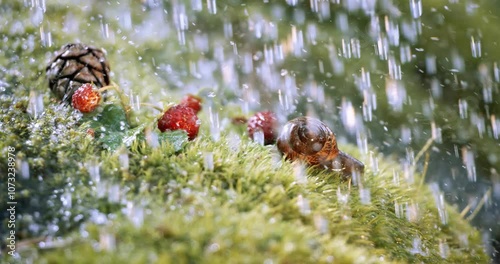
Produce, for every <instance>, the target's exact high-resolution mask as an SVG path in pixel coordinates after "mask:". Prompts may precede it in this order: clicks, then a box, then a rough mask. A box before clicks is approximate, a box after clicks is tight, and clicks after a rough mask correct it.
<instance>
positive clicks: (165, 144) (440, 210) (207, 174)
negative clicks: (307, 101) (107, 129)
mask: <svg viewBox="0 0 500 264" xmlns="http://www.w3.org/2000/svg"><path fill="white" fill-rule="evenodd" d="M66 4H67V5H66V6H64V5H56V4H49V3H47V6H46V9H47V10H46V12H45V16H46V18H45V19H46V20H45V21H44V22H43V23H42V25H41V26H40V25H39V24H37V23H36V21H35V20H36V18H32V17H33V14H36V7H33V8H27V7H26V6H24V5H23V4H22V3H21V2H19V3H10V4H6V3H3V4H2V5H1V8H2V10H1V11H2V17H1V18H0V21H2V23H3V24H4V25H5V24H6V25H9V27H6V26H5V27H1V30H2V31H1V34H2V36H4V37H6V38H7V40H5V41H2V42H0V47H1V50H2V51H3V53H2V55H1V56H0V65H2V66H0V67H1V71H0V82H1V84H2V89H3V90H2V94H1V96H0V136H1V137H0V150H1V153H0V154H1V155H0V159H1V160H0V161H1V163H0V169H1V174H0V179H1V182H0V188H1V190H0V210H1V212H0V217H1V219H2V221H1V223H0V224H1V228H0V235H1V238H2V239H1V241H2V242H1V243H2V255H3V256H2V257H1V260H2V261H8V262H14V263H15V262H18V263H26V262H36V263H154V262H157V263H200V262H204V263H488V261H489V258H488V256H487V255H486V254H485V252H484V248H483V243H482V239H481V235H480V233H479V232H478V231H477V230H476V229H474V228H473V227H471V226H470V224H469V223H468V222H467V221H465V220H463V219H462V217H461V216H460V215H459V213H458V212H457V208H454V207H451V206H449V205H447V204H446V203H445V202H444V201H443V198H442V195H441V193H440V191H439V190H438V188H436V187H435V186H427V185H425V184H421V182H422V176H421V175H420V174H418V173H417V172H416V171H417V168H415V167H411V166H410V167H408V168H406V169H405V170H403V169H401V166H400V164H399V163H397V162H395V161H393V160H392V159H391V158H388V157H383V156H381V155H380V154H378V153H377V152H376V151H375V150H374V151H372V152H371V154H370V155H367V154H364V155H363V154H361V153H359V151H358V149H357V148H355V147H354V146H352V145H349V144H341V145H340V147H341V149H342V150H344V151H345V152H347V153H350V154H352V155H353V156H355V157H357V158H359V159H361V160H362V161H363V162H365V164H366V165H367V171H366V172H365V174H364V176H363V178H362V179H361V180H357V181H350V180H342V178H341V177H340V176H339V175H338V174H337V173H334V172H328V171H321V170H318V169H314V168H305V167H303V166H302V165H301V164H292V163H290V162H288V161H285V160H283V159H282V158H281V156H280V155H279V153H278V152H277V150H276V148H275V147H274V146H260V145H258V144H256V143H254V142H251V141H250V140H249V139H247V138H246V135H245V134H244V132H243V129H242V128H241V127H237V126H235V125H231V124H230V122H229V120H230V118H231V114H232V113H234V112H238V111H241V109H240V108H237V107H235V105H234V104H232V103H228V101H229V100H226V99H225V98H223V99H220V98H221V97H223V95H224V91H221V90H217V89H215V88H213V87H208V88H206V89H208V90H209V91H212V90H211V89H214V91H215V94H216V95H217V97H216V98H215V99H209V98H208V97H205V99H207V100H212V101H210V104H207V105H210V107H211V111H216V112H217V113H218V114H219V118H220V120H221V124H222V125H221V131H220V133H221V134H220V137H215V138H214V137H213V135H214V128H213V125H211V123H210V121H209V120H210V119H211V118H213V117H214V114H213V113H211V111H209V110H208V109H207V107H206V106H207V105H205V108H204V110H202V113H201V115H200V118H201V120H202V126H201V131H200V136H199V137H198V138H197V139H196V140H194V141H192V142H187V143H186V142H182V144H181V145H182V146H181V147H179V145H177V146H176V145H174V144H172V143H176V142H175V140H174V141H168V140H163V141H162V140H160V141H159V142H160V144H159V145H155V144H151V141H150V139H148V138H147V136H145V137H139V136H138V137H134V138H135V139H136V140H133V141H132V142H131V143H130V144H128V146H126V145H125V144H124V145H123V146H121V147H119V148H117V149H116V150H113V151H109V150H107V149H106V148H103V144H102V141H99V140H98V139H96V138H93V137H92V136H90V135H89V134H88V133H87V130H86V128H87V127H88V123H86V122H85V121H86V119H85V117H82V115H81V114H80V113H78V112H76V111H74V110H73V109H71V108H70V107H68V106H61V105H59V104H58V102H57V101H56V100H55V99H54V98H53V97H52V95H51V94H50V91H49V90H48V88H47V84H46V81H45V79H44V67H45V64H46V62H47V61H48V60H49V59H50V57H51V56H52V52H53V51H55V50H57V49H58V47H59V46H61V45H63V44H65V43H66V42H73V41H83V42H87V43H90V44H93V45H96V46H102V47H105V48H106V49H107V50H108V55H109V56H108V58H109V60H110V63H111V67H112V70H113V72H114V75H113V80H114V81H115V82H117V83H118V84H120V86H121V87H122V88H124V89H125V90H126V91H127V92H131V93H133V95H134V96H138V97H139V98H140V101H144V102H150V101H148V99H150V98H153V97H154V101H153V102H152V103H158V101H161V102H162V103H163V104H164V105H167V104H168V103H173V102H176V101H178V100H179V99H180V95H181V92H182V91H179V90H175V89H170V88H169V84H170V82H173V81H172V79H175V78H172V79H168V78H167V79H168V80H169V81H166V80H165V78H162V76H161V74H162V73H163V74H166V73H165V72H168V71H167V70H165V72H163V71H162V70H159V72H160V75H158V74H156V73H157V72H156V70H158V69H157V68H152V67H150V65H149V64H145V63H143V61H142V60H143V59H144V60H146V59H147V60H149V59H151V57H155V56H158V58H159V59H162V60H165V61H169V60H171V61H173V62H175V61H176V60H178V58H177V56H178V55H179V54H177V53H175V52H172V53H169V52H164V51H165V50H168V51H171V50H178V49H182V47H178V44H175V42H168V43H161V42H160V41H158V40H155V39H154V38H151V39H145V40H144V43H131V42H129V41H128V40H127V38H126V37H125V35H126V34H123V36H120V35H119V33H116V34H117V35H116V36H115V38H113V39H112V40H110V39H101V38H97V37H96V38H92V36H93V35H94V36H95V34H102V32H97V33H96V32H95V31H93V30H96V29H98V28H102V26H103V25H105V24H106V25H107V22H109V26H110V27H111V28H114V27H116V24H119V21H118V22H117V21H111V22H110V21H104V24H103V22H102V20H99V19H100V18H99V16H97V15H95V14H96V13H99V10H100V8H102V10H107V9H106V8H105V7H102V6H100V5H106V4H105V3H100V4H98V3H96V4H95V5H92V6H86V7H85V8H83V7H82V6H83V5H79V4H72V3H66ZM131 5H133V4H131ZM136 5H137V8H140V6H139V5H138V4H137V3H136ZM106 12H107V15H108V16H112V14H119V13H120V10H119V9H116V10H114V9H112V10H111V11H110V10H108V11H106ZM73 15H76V16H77V18H78V19H79V22H78V23H77V25H78V27H77V28H78V29H79V30H78V31H77V32H73V31H72V28H71V27H70V28H65V27H64V26H66V27H68V25H69V26H71V25H73V27H74V26H75V24H72V23H71V21H72V18H71V16H73ZM131 19H132V20H134V21H135V20H137V19H138V18H137V17H135V16H134V15H132V17H131ZM10 21H20V24H19V25H17V26H15V25H14V24H13V23H12V22H10ZM33 21H35V22H33ZM30 22H32V23H33V25H32V24H30ZM49 27H50V32H52V35H51V38H52V40H53V41H54V43H55V44H54V46H51V47H48V45H41V39H43V38H42V36H41V35H43V34H46V33H47V32H49V31H47V30H48V28H49ZM116 32H118V31H116ZM127 34H131V35H132V34H133V33H131V32H127ZM43 36H44V37H45V38H46V37H47V35H43ZM45 41H46V40H45ZM173 43H174V44H173ZM45 44H47V43H46V42H45ZM145 47H147V48H145ZM137 54H140V55H139V56H138V55H137ZM181 55H183V54H181ZM184 55H185V54H184ZM143 56H144V57H143ZM147 56H150V57H147ZM139 57H140V59H138V58H139ZM180 57H181V58H182V59H186V60H187V57H182V56H180ZM173 62H172V63H173ZM148 63H149V61H148ZM163 66H165V65H163ZM163 66H162V67H163ZM174 67H175V66H174ZM160 68H161V67H160ZM167 68H168V67H167ZM181 68H182V67H181ZM162 69H164V68H162ZM182 77H183V78H184V77H186V76H182ZM108 103H109V104H116V105H119V104H117V103H116V102H113V101H112V100H111V101H110V102H108ZM40 104H41V105H43V108H40ZM37 105H38V106H37ZM40 109H43V111H42V112H37V110H40ZM100 110H103V108H101V109H100ZM157 114H158V112H155V110H154V109H148V108H141V109H138V107H135V108H134V114H133V116H132V121H131V124H130V126H131V127H139V126H141V125H142V126H144V128H145V129H144V130H145V131H146V133H145V134H148V133H149V134H148V135H150V136H151V135H155V133H156V134H158V133H159V131H157V130H156V128H155V126H154V119H155V118H156V116H157ZM151 131H152V132H153V133H152V134H151ZM215 132H219V131H215ZM141 133H143V130H142V129H141ZM148 140H149V141H148ZM153 141H154V140H153ZM148 142H149V143H148ZM9 147H11V148H15V151H14V153H15V154H16V172H17V176H16V193H15V200H16V201H17V205H16V228H15V231H16V257H14V258H13V257H11V256H10V255H8V254H7V253H8V252H9V249H8V248H6V247H5V246H6V245H7V243H8V242H9V241H8V240H7V239H6V238H7V237H8V232H9V229H8V228H6V227H7V222H8V216H9V215H8V213H7V211H6V210H7V208H8V206H7V204H6V201H7V200H8V198H9V197H8V194H7V192H5V190H6V189H7V180H6V176H5V175H6V173H4V172H7V163H6V161H7V160H8V149H9ZM179 148H180V149H179ZM372 163H376V164H377V165H372ZM372 168H377V169H376V171H373V170H372Z"/></svg>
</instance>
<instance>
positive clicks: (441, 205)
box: [429, 182, 448, 225]
mask: <svg viewBox="0 0 500 264" xmlns="http://www.w3.org/2000/svg"><path fill="white" fill-rule="evenodd" d="M429 188H430V189H431V191H432V196H434V202H435V204H436V208H437V210H438V214H439V220H440V221H441V224H443V225H446V224H448V213H447V212H446V202H445V200H444V194H443V192H442V191H441V190H440V188H439V185H438V184H437V183H435V182H433V183H430V184H429Z"/></svg>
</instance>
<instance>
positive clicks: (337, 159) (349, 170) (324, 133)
mask: <svg viewBox="0 0 500 264" xmlns="http://www.w3.org/2000/svg"><path fill="white" fill-rule="evenodd" d="M277 145H278V149H279V151H280V152H281V153H282V154H283V155H285V157H286V158H287V159H288V160H292V161H293V160H302V161H304V162H306V163H307V164H309V165H311V166H318V165H319V166H324V167H325V168H327V169H330V170H333V171H341V172H342V174H343V175H344V176H351V175H352V174H353V173H359V174H361V173H363V171H364V168H365V165H364V164H363V163H362V162H361V161H359V160H357V159H356V158H354V157H351V156H350V155H349V154H346V153H344V152H342V151H340V150H339V149H338V147H337V140H336V138H335V134H334V133H333V132H332V130H330V128H328V126H327V125H326V124H325V123H323V122H321V121H320V120H318V119H315V118H311V117H298V118H295V119H293V120H291V121H289V122H288V123H287V124H286V125H285V126H284V127H283V130H282V131H281V133H280V135H279V137H278V142H277Z"/></svg>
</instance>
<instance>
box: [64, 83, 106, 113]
mask: <svg viewBox="0 0 500 264" xmlns="http://www.w3.org/2000/svg"><path fill="white" fill-rule="evenodd" d="M100 102H101V92H99V90H97V89H96V88H94V86H93V85H92V84H90V83H85V84H83V85H82V86H80V88H78V89H77V90H76V91H75V93H74V94H73V97H72V98H71V104H72V105H73V107H74V108H75V109H78V110H80V112H82V113H90V112H92V111H94V109H96V108H97V106H99V103H100Z"/></svg>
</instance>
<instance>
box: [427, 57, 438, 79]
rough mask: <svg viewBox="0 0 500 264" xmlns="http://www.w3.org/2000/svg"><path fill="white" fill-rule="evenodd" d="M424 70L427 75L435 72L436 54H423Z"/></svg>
mask: <svg viewBox="0 0 500 264" xmlns="http://www.w3.org/2000/svg"><path fill="white" fill-rule="evenodd" d="M425 72H426V73H427V74H429V75H432V74H436V73H437V64H436V56H435V55H432V54H427V55H425Z"/></svg>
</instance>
